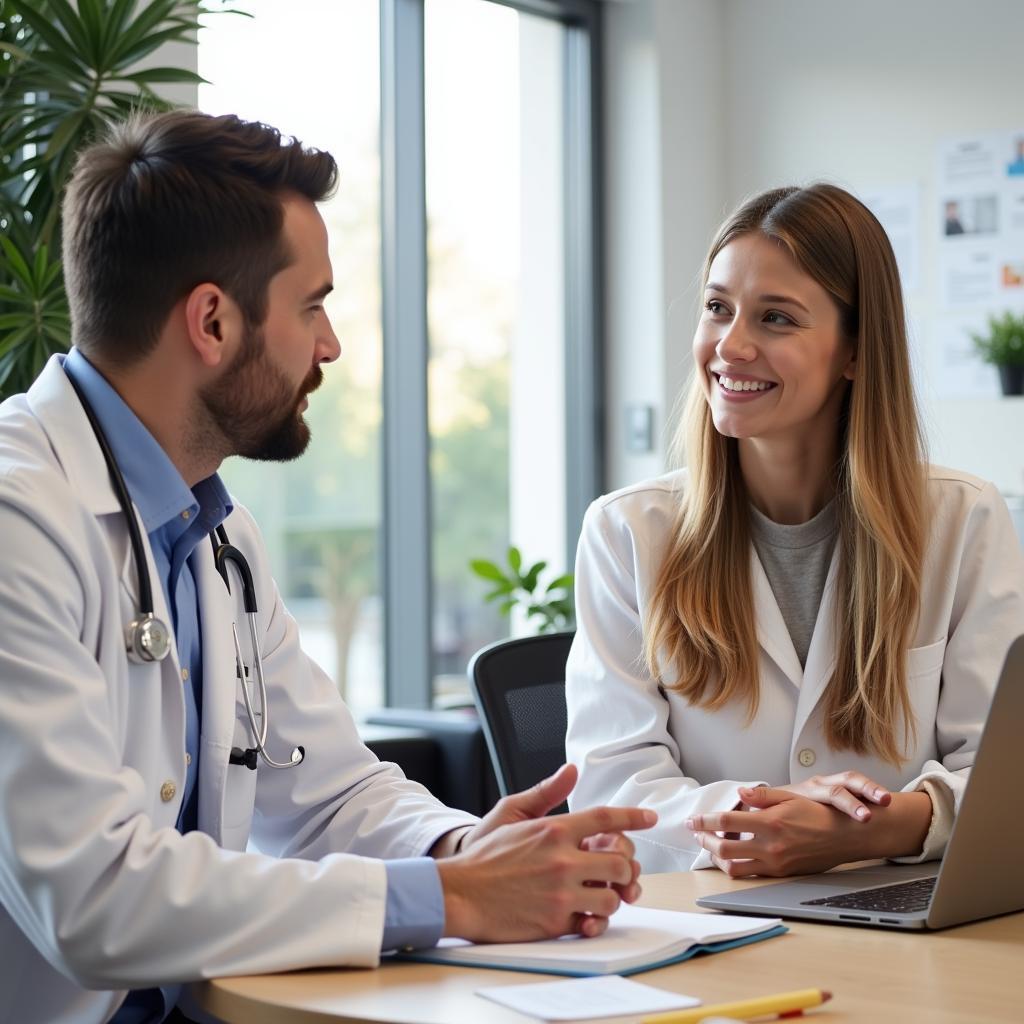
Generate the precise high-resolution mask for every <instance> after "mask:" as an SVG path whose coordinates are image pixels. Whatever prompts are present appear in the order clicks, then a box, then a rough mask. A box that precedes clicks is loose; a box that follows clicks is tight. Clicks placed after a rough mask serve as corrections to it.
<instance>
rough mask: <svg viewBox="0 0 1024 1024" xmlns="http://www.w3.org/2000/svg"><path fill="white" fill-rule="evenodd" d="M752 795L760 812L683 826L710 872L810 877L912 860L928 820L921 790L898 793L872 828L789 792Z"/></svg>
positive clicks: (698, 819)
mask: <svg viewBox="0 0 1024 1024" xmlns="http://www.w3.org/2000/svg"><path fill="white" fill-rule="evenodd" d="M751 792H757V796H758V801H759V807H760V810H757V811H723V812H718V813H713V814H698V815H694V817H692V818H689V819H687V821H686V827H687V828H689V829H691V830H692V831H693V832H694V833H695V835H696V837H697V841H698V842H699V843H700V845H701V847H702V848H703V849H705V850H707V851H708V852H709V853H710V854H711V860H712V862H713V863H714V864H715V866H716V867H718V868H721V870H722V871H724V872H725V873H726V874H727V875H729V876H730V877H732V878H745V877H746V876H748V875H765V876H769V877H775V878H778V877H781V876H784V875H803V874H813V873H817V872H819V871H827V870H828V869H829V868H834V867H835V866H836V865H838V864H846V863H848V862H850V861H854V860H869V859H873V858H876V857H902V856H913V855H914V854H915V853H917V852H919V851H920V849H921V844H922V843H923V841H924V837H925V835H926V834H927V832H928V825H929V822H930V820H931V812H932V802H931V798H930V797H929V796H928V794H927V793H925V792H917V793H900V794H897V796H896V797H892V798H891V799H890V800H889V801H887V803H886V805H885V806H883V807H879V808H878V810H877V811H876V812H875V814H874V816H873V820H871V821H870V822H869V821H864V820H860V819H858V818H856V817H854V816H852V815H849V814H846V813H844V812H843V811H839V810H837V809H836V808H835V807H832V806H830V805H828V804H825V803H821V802H819V801H817V800H812V799H810V798H808V797H805V796H801V795H799V794H797V793H794V792H792V790H791V789H787V788H778V789H768V788H767V787H764V786H759V787H757V788H756V790H754V791H751ZM717 833H725V835H724V836H720V835H718V834H717ZM741 834H750V836H751V838H749V839H741V838H739V836H740V835H741Z"/></svg>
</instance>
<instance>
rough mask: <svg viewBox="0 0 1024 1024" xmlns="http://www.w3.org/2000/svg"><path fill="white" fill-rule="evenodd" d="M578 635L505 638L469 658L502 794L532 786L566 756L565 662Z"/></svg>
mask: <svg viewBox="0 0 1024 1024" xmlns="http://www.w3.org/2000/svg"><path fill="white" fill-rule="evenodd" d="M573 635H574V634H573V633H544V634H542V635H541V636H530V637H520V638H517V639H515V640H502V641H500V642H498V643H496V644H491V645H490V646H489V647H485V648H484V649H483V650H481V651H478V652H477V653H476V654H475V655H474V656H473V659H472V661H470V663H469V669H468V674H469V682H470V686H471V687H472V690H473V699H474V700H475V701H476V706H477V710H478V711H479V712H480V721H481V724H482V725H483V730H484V737H485V739H486V740H487V749H488V750H489V751H490V754H491V762H492V763H493V765H494V774H495V775H496V776H497V777H498V787H499V789H500V790H501V793H502V795H503V796H506V795H508V794H509V793H517V792H519V791H520V790H522V789H528V788H529V787H530V786H532V785H534V783H536V782H539V781H540V780H541V779H543V778H544V777H545V776H548V775H550V774H551V773H552V772H554V771H555V770H556V769H557V768H558V767H559V766H560V765H562V764H563V763H564V762H565V726H566V712H565V662H566V659H567V658H568V657H569V648H570V646H571V645H572V638H573ZM564 809H565V808H564V805H563V807H561V808H559V810H564Z"/></svg>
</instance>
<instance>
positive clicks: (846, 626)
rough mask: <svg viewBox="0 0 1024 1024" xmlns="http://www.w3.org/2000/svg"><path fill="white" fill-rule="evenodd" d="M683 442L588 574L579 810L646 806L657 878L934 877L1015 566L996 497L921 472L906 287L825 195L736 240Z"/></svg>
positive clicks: (784, 201)
mask: <svg viewBox="0 0 1024 1024" xmlns="http://www.w3.org/2000/svg"><path fill="white" fill-rule="evenodd" d="M693 355H694V364H695V365H694V375H693V382H692V386H691V390H690V394H689V402H688V406H687V410H686V414H685V418H684V421H683V423H682V425H681V428H680V434H679V438H678V440H679V446H680V450H681V451H682V450H683V449H685V454H686V462H687V468H686V469H685V470H680V471H678V472H674V473H669V474H668V475H666V476H663V477H660V478H658V479H656V480H651V481H648V482H646V483H641V484H637V485H635V486H632V487H627V488H625V489H623V490H621V491H618V492H616V493H614V494H610V495H608V496H606V497H603V498H601V499H600V500H598V501H597V502H595V503H594V504H593V506H592V507H591V508H590V510H589V512H588V514H587V517H586V522H585V525H584V528H583V533H582V536H581V539H580V545H579V555H578V561H577V576H576V579H577V602H576V604H577V619H578V631H577V634H576V639H575V643H574V645H573V648H572V652H571V655H570V658H569V666H568V670H567V680H566V683H567V693H568V703H569V730H568V740H567V751H568V755H569V757H570V759H571V760H572V761H573V762H574V763H575V764H577V765H578V766H579V769H580V781H579V784H578V786H577V787H576V789H575V791H574V792H573V794H572V796H571V797H570V805H571V806H572V807H573V808H579V807H587V806H595V805H598V804H604V803H611V804H622V805H627V804H628V805H633V804H639V805H641V806H645V807H649V808H651V809H653V810H656V811H657V812H658V815H659V821H658V825H657V827H656V828H654V829H652V830H650V831H649V832H646V833H644V834H643V835H642V836H638V837H637V856H638V858H639V859H640V861H641V863H642V865H643V867H644V870H646V871H669V870H679V869H687V868H706V867H710V866H712V865H715V866H717V867H719V868H721V869H722V870H723V871H726V872H728V873H729V874H730V875H734V876H743V875H753V874H757V875H788V874H798V873H804V872H814V871H821V870H825V869H827V868H830V867H833V866H834V865H836V864H839V863H843V862H846V861H852V860H859V859H866V858H874V857H891V858H899V857H909V858H911V859H918V860H922V859H930V858H937V857H940V856H941V854H942V852H943V849H944V847H945V843H946V839H947V837H948V835H949V831H950V827H951V824H952V821H953V818H954V816H955V814H956V809H957V805H958V803H959V800H960V797H961V795H962V793H963V790H964V786H965V784H966V780H967V775H968V774H969V772H970V768H971V764H972V763H973V759H974V754H975V751H976V749H977V745H978V739H979V736H980V733H981V729H982V725H983V723H984V720H985V716H986V713H987V710H988V706H989V702H990V700H991V695H992V692H993V689H994V686H995V683H996V681H997V679H998V677H999V673H1000V670H1001V668H1002V665H1003V659H1004V657H1005V654H1006V651H1007V649H1008V647H1009V645H1010V643H1011V642H1012V641H1013V640H1014V638H1015V637H1016V636H1017V635H1018V634H1021V633H1024V559H1022V557H1021V551H1020V546H1019V544H1018V541H1017V538H1016V536H1015V534H1014V532H1013V529H1012V526H1011V522H1010V518H1009V514H1008V512H1007V509H1006V507H1005V504H1004V503H1003V501H1002V499H1001V498H1000V496H999V494H998V493H997V492H996V490H995V488H993V487H992V486H991V485H990V484H986V483H984V482H983V481H981V480H978V479H975V478H974V477H972V476H969V475H967V474H966V473H960V472H957V471H955V470H948V469H942V468H939V467H936V466H928V465H927V463H926V462H925V459H924V455H923V444H922V439H921V430H920V426H919V423H918V419H917V414H916V411H915V404H914V395H913V385H912V381H911V374H910V361H909V356H908V350H907V340H906V333H905V328H904V311H903V303H902V297H901V294H900V284H899V275H898V271H897V268H896V262H895V259H894V257H893V253H892V249H891V247H890V245H889V242H888V239H887V238H886V235H885V232H884V231H883V229H882V227H881V225H880V224H879V223H878V221H877V220H876V219H875V218H874V217H873V216H872V214H871V213H870V212H869V211H868V210H867V208H866V207H864V206H863V205H862V204H861V203H860V202H858V201H857V200H856V199H855V198H854V197H853V196H851V195H850V194H849V193H847V192H844V191H843V190H842V189H839V188H836V187H834V186H830V185H813V186H811V187H809V188H803V189H798V188H784V189H777V190H773V191H771V192H766V193H764V194H763V195H760V196H757V197H755V198H754V199H752V200H750V201H749V202H748V203H746V204H745V205H744V206H742V207H741V208H740V209H739V210H738V211H737V212H736V213H735V214H734V215H733V216H732V217H731V218H730V219H729V220H728V221H726V223H725V224H724V225H723V226H722V228H721V229H720V231H719V233H718V235H717V237H716V238H715V240H714V242H713V244H712V246H711V251H710V253H709V255H708V260H707V264H706V266H705V270H704V310H703V314H702V316H701V318H700V322H699V324H698V326H697V331H696V335H695V337H694V342H693Z"/></svg>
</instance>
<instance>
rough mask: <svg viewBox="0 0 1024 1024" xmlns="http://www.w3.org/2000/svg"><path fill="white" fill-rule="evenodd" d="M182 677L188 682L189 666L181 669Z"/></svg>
mask: <svg viewBox="0 0 1024 1024" xmlns="http://www.w3.org/2000/svg"><path fill="white" fill-rule="evenodd" d="M181 678H182V680H183V681H184V682H186V683H187V682H188V669H187V668H183V669H182V670H181Z"/></svg>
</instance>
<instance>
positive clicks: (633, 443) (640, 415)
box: [626, 405, 654, 452]
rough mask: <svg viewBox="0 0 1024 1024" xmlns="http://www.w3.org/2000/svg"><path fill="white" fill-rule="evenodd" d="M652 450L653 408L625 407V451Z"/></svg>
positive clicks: (649, 406)
mask: <svg viewBox="0 0 1024 1024" xmlns="http://www.w3.org/2000/svg"><path fill="white" fill-rule="evenodd" d="M653 450H654V406H653V405H627V406H626V451H627V452H650V451H653Z"/></svg>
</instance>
